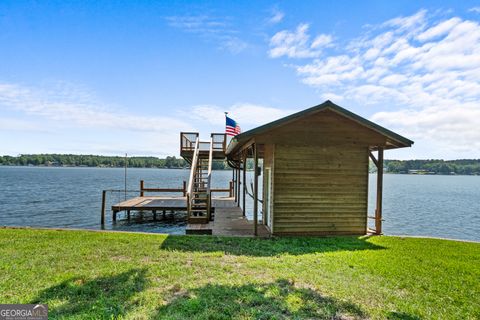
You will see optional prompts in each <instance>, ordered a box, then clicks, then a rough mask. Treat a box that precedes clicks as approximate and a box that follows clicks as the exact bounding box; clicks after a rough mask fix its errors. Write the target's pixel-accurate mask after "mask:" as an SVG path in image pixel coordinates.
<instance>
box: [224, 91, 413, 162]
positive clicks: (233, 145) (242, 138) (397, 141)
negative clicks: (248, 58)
mask: <svg viewBox="0 0 480 320" xmlns="http://www.w3.org/2000/svg"><path fill="white" fill-rule="evenodd" d="M327 110H330V111H333V112H335V113H336V114H338V115H340V116H343V117H345V118H347V119H349V120H351V121H353V122H355V123H357V124H359V125H361V126H363V127H365V128H368V129H371V130H373V131H375V132H377V133H378V134H380V135H383V136H384V137H385V138H386V142H387V143H386V145H385V146H384V148H385V149H395V148H403V147H411V146H412V144H413V141H412V140H409V139H407V138H405V137H403V136H401V135H399V134H397V133H395V132H393V131H390V130H388V129H386V128H384V127H382V126H380V125H378V124H376V123H374V122H372V121H369V120H367V119H365V118H363V117H361V116H359V115H357V114H355V113H353V112H351V111H348V110H347V109H344V108H342V107H340V106H338V105H336V104H335V103H333V102H331V101H330V100H327V101H325V102H323V103H322V104H319V105H317V106H314V107H311V108H308V109H305V110H303V111H300V112H297V113H294V114H291V115H289V116H287V117H284V118H281V119H278V120H275V121H272V122H269V123H267V124H264V125H262V126H259V127H257V128H254V129H251V130H248V131H245V132H243V133H241V134H239V135H237V136H235V137H234V138H233V139H232V141H231V142H230V144H229V145H228V148H227V151H226V154H227V155H228V154H233V153H235V152H236V151H237V150H239V149H240V148H241V147H242V146H243V145H244V144H246V143H248V142H249V141H251V140H252V139H253V138H255V137H256V136H258V135H261V134H264V133H268V132H269V131H270V130H273V129H276V128H278V127H281V126H283V125H286V124H289V123H291V122H294V121H296V120H299V119H301V118H308V117H310V116H312V115H314V114H317V113H320V112H324V111H327Z"/></svg>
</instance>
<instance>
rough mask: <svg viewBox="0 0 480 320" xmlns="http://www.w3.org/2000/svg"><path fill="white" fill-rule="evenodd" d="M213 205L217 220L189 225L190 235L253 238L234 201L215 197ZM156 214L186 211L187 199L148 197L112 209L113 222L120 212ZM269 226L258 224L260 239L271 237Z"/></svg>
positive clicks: (246, 221)
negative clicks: (169, 211)
mask: <svg viewBox="0 0 480 320" xmlns="http://www.w3.org/2000/svg"><path fill="white" fill-rule="evenodd" d="M212 206H213V208H215V219H214V221H210V222H209V223H206V224H187V227H186V233H187V234H211V235H216V236H240V237H249V236H254V229H253V228H254V226H253V222H252V221H250V220H248V219H247V218H246V217H244V216H243V212H242V209H240V208H239V207H238V206H237V204H236V202H235V200H234V198H230V197H228V198H220V197H219V198H213V199H212ZM130 210H132V211H133V210H135V211H141V210H144V211H152V212H153V213H154V215H155V214H156V211H164V210H174V211H186V210H187V200H186V197H175V196H148V197H136V198H132V199H129V200H126V201H123V202H120V203H117V204H114V205H113V206H112V212H113V217H114V221H115V220H116V213H117V212H119V211H127V212H129V211H130ZM269 235H270V233H269V231H268V229H267V227H266V226H265V225H263V224H258V236H260V237H268V236H269Z"/></svg>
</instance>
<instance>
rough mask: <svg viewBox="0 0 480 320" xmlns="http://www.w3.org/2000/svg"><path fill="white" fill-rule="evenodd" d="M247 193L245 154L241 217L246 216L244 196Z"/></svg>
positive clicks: (245, 154) (245, 156)
mask: <svg viewBox="0 0 480 320" xmlns="http://www.w3.org/2000/svg"><path fill="white" fill-rule="evenodd" d="M246 193H247V153H246V152H245V153H244V154H243V195H242V202H243V203H242V209H243V210H242V211H243V216H244V217H245V216H246V215H247V208H245V196H246Z"/></svg>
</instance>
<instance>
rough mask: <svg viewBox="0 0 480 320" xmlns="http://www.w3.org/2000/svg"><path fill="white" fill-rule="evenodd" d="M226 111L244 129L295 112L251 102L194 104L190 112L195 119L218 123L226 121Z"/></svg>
mask: <svg viewBox="0 0 480 320" xmlns="http://www.w3.org/2000/svg"><path fill="white" fill-rule="evenodd" d="M224 112H228V114H229V116H231V117H232V118H233V119H235V121H237V122H238V123H239V125H240V126H241V127H242V130H243V131H246V130H248V129H251V128H253V127H256V126H259V125H263V124H266V123H268V122H271V121H274V120H277V119H280V118H282V117H285V116H287V115H289V114H291V113H293V111H292V110H282V109H278V108H273V107H267V106H261V105H255V104H251V103H238V104H234V105H232V106H228V107H223V108H222V107H220V106H215V105H200V106H194V107H193V108H192V109H191V111H190V112H189V115H190V117H192V118H193V119H195V120H200V121H206V122H209V123H211V124H213V125H217V124H218V123H224V122H225V114H224Z"/></svg>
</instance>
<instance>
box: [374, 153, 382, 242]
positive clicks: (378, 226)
mask: <svg viewBox="0 0 480 320" xmlns="http://www.w3.org/2000/svg"><path fill="white" fill-rule="evenodd" d="M377 163H378V165H377V208H376V209H375V233H376V234H382V196H383V147H379V148H378V158H377Z"/></svg>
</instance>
